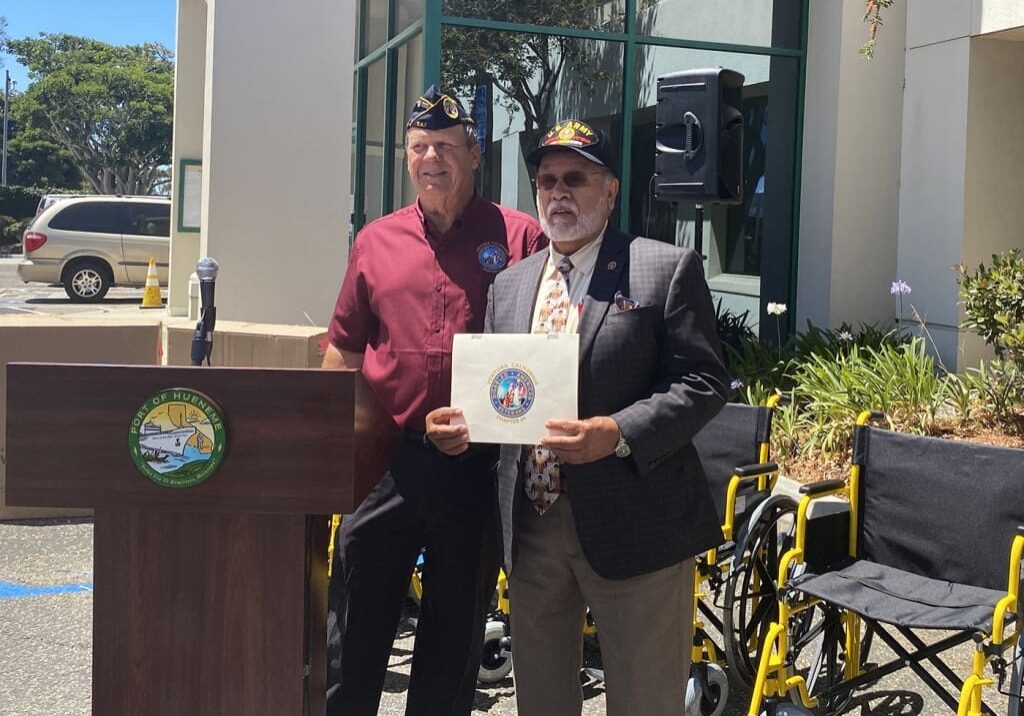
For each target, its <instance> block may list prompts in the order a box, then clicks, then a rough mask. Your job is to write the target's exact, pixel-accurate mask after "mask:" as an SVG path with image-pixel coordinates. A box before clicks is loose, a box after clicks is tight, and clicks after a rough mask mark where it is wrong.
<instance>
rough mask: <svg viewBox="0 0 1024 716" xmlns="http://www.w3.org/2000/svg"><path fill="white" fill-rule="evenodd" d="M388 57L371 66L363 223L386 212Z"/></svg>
mask: <svg viewBox="0 0 1024 716" xmlns="http://www.w3.org/2000/svg"><path fill="white" fill-rule="evenodd" d="M385 64H386V60H385V58H383V57H382V58H381V59H379V60H377V61H376V62H374V63H373V64H372V65H370V66H369V67H368V68H367V83H366V174H365V176H364V179H363V186H364V187H365V201H364V220H363V225H364V226H365V225H366V224H368V223H370V222H371V221H373V220H374V219H378V218H380V217H381V215H382V213H383V206H382V203H381V202H382V201H383V194H384V192H383V191H382V189H383V171H384V113H385V111H386V106H385V101H384V92H385V85H386V79H387V71H386V67H385Z"/></svg>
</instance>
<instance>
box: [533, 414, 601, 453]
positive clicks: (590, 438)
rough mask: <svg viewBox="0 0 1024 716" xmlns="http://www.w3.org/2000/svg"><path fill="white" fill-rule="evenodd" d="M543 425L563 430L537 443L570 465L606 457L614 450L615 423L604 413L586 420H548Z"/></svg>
mask: <svg viewBox="0 0 1024 716" xmlns="http://www.w3.org/2000/svg"><path fill="white" fill-rule="evenodd" d="M544 427H546V428H547V429H548V430H557V431H558V432H561V433H565V435H549V436H547V437H546V438H544V439H542V440H541V441H540V444H541V445H543V446H544V447H546V448H548V449H550V450H551V451H552V452H554V453H555V455H557V456H558V459H559V460H561V461H562V462H567V463H569V464H570V465H581V464H583V463H587V462H594V461H595V460H600V459H601V458H604V457H608V456H609V455H612V454H614V453H615V446H616V445H618V444H619V425H618V423H616V422H615V421H614V420H613V419H612V418H609V417H607V416H605V415H601V416H598V417H594V418H587V419H586V420H549V421H547V422H546V423H545V424H544Z"/></svg>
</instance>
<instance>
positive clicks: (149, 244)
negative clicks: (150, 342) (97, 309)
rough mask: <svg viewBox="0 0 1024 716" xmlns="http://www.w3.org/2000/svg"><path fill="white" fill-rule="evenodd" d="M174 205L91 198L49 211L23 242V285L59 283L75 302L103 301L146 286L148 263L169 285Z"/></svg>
mask: <svg viewBox="0 0 1024 716" xmlns="http://www.w3.org/2000/svg"><path fill="white" fill-rule="evenodd" d="M170 221H171V200H170V199H168V198H165V197H156V196H90V197H81V198H76V199H65V200H63V201H59V202H57V203H55V204H53V205H51V206H50V207H48V208H47V209H45V210H44V211H43V212H42V213H41V214H40V215H39V216H37V217H36V218H35V220H34V221H33V222H32V223H31V224H30V225H29V227H28V228H27V229H26V230H25V233H24V235H23V236H22V245H23V247H24V251H25V259H24V261H22V262H21V263H19V264H18V276H19V278H21V280H22V281H24V282H26V283H28V282H30V281H39V282H43V283H49V284H55V283H59V284H62V285H63V286H64V290H65V291H66V292H67V294H68V296H69V297H70V298H71V300H72V301H76V302H87V301H99V300H100V299H102V298H103V297H104V296H105V295H106V294H107V291H108V290H109V289H110V287H111V286H143V285H145V283H146V272H147V269H148V267H149V257H150V256H152V257H154V258H155V259H156V270H157V277H158V278H159V280H160V285H161V286H166V285H167V265H168V261H169V256H170V248H171V242H170V228H171V227H170Z"/></svg>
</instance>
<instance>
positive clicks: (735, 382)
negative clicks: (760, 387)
mask: <svg viewBox="0 0 1024 716" xmlns="http://www.w3.org/2000/svg"><path fill="white" fill-rule="evenodd" d="M742 387H743V381H742V380H740V379H739V378H733V380H732V382H731V383H729V388H730V390H739V389H740V388H742Z"/></svg>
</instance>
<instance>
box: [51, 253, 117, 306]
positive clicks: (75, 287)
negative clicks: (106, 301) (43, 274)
mask: <svg viewBox="0 0 1024 716" xmlns="http://www.w3.org/2000/svg"><path fill="white" fill-rule="evenodd" d="M112 282H113V281H112V279H111V277H110V271H109V269H108V268H107V267H106V266H105V265H104V264H103V263H102V262H100V261H92V260H85V261H78V262H76V263H74V264H72V265H71V266H69V267H68V268H67V269H65V270H64V279H63V281H62V283H63V284H64V292H65V293H67V295H68V298H70V299H71V300H72V301H74V302H75V303H91V302H92V301H99V300H101V299H102V298H103V297H104V296H106V295H107V291H109V290H110V284H111V283H112Z"/></svg>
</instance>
